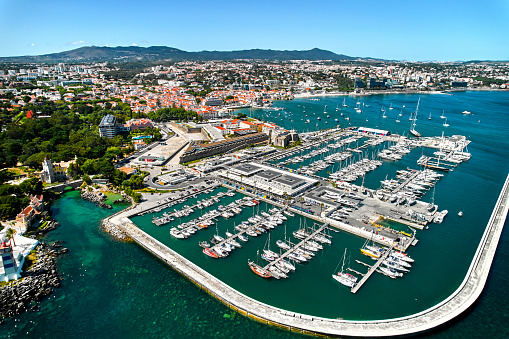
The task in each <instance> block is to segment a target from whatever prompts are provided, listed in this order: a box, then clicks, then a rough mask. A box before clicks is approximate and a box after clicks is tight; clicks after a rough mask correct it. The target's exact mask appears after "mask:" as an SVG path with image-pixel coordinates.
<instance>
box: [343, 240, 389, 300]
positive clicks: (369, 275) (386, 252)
mask: <svg viewBox="0 0 509 339" xmlns="http://www.w3.org/2000/svg"><path fill="white" fill-rule="evenodd" d="M392 249H393V246H391V248H389V249H388V250H386V251H385V252H384V253H383V254H382V255H381V256H380V258H379V259H378V260H377V261H376V263H375V264H374V265H373V266H371V267H370V268H369V269H368V272H366V274H365V275H364V276H363V277H362V279H361V281H359V282H358V283H357V284H355V286H354V287H352V289H351V290H350V291H351V292H352V293H354V294H355V293H357V291H358V290H359V289H360V288H361V287H362V285H364V283H365V282H366V281H368V279H369V277H371V275H372V274H373V272H375V271H376V269H377V268H378V266H380V265H381V264H382V263H383V261H384V260H385V259H387V257H388V256H389V253H391V251H392ZM368 266H369V265H368Z"/></svg>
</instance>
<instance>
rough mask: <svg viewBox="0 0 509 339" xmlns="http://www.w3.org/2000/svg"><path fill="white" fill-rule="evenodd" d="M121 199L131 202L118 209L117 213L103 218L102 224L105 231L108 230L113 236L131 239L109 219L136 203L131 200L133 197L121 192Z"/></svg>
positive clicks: (128, 209) (120, 238)
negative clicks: (129, 204) (125, 206)
mask: <svg viewBox="0 0 509 339" xmlns="http://www.w3.org/2000/svg"><path fill="white" fill-rule="evenodd" d="M122 197H123V200H124V201H125V202H129V203H131V206H129V207H127V208H125V209H123V210H121V211H118V212H117V213H115V214H113V215H111V216H109V217H108V218H106V219H103V221H102V226H103V228H104V230H105V231H106V232H108V233H109V234H110V235H111V236H112V237H113V238H116V239H118V240H120V241H132V239H131V237H129V236H128V235H127V234H126V233H125V232H124V231H123V230H122V229H121V228H120V227H119V226H118V225H116V224H114V223H112V222H111V219H112V218H113V217H115V216H117V215H119V214H121V213H125V212H128V211H130V210H132V209H133V208H135V207H136V203H135V202H134V201H133V198H131V197H130V196H128V195H126V194H124V193H122Z"/></svg>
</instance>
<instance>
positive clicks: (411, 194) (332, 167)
mask: <svg viewBox="0 0 509 339" xmlns="http://www.w3.org/2000/svg"><path fill="white" fill-rule="evenodd" d="M23 67H24V68H16V67H11V65H9V67H7V68H6V69H4V70H2V69H0V86H1V87H0V117H1V120H0V122H1V127H2V134H3V135H4V136H9V138H7V137H4V138H2V139H1V140H0V141H1V143H2V150H1V151H0V162H1V164H2V168H3V169H2V170H1V171H0V174H1V176H0V179H1V180H2V185H1V186H0V187H1V192H0V193H1V196H0V201H1V202H2V204H1V213H2V214H1V218H2V230H1V231H0V245H1V247H0V251H1V253H2V261H1V262H0V280H2V281H4V282H5V283H6V285H5V286H6V287H5V288H3V289H2V293H1V294H0V303H2V305H9V307H8V308H7V307H6V308H5V310H4V311H3V312H1V313H0V315H1V316H2V317H4V318H8V317H12V316H15V315H17V314H19V313H21V312H25V311H28V310H32V311H37V310H38V306H37V305H34V303H36V302H40V301H41V300H42V299H44V298H45V297H46V296H48V295H50V294H51V293H53V291H54V289H55V288H58V287H59V286H60V284H61V283H60V278H59V276H58V273H57V268H56V267H55V262H54V260H53V257H55V256H59V255H61V254H64V253H66V252H67V248H63V246H62V245H61V244H60V243H59V242H54V243H52V244H47V243H45V242H44V240H43V239H42V236H43V235H44V234H46V233H48V232H50V231H52V230H54V229H56V228H57V227H58V226H59V223H58V222H57V221H56V220H55V219H53V217H52V213H51V211H52V207H51V206H52V202H53V201H54V200H57V199H59V197H61V196H62V195H65V193H66V192H70V191H72V190H78V191H79V194H80V197H81V199H82V200H86V201H88V202H90V203H93V204H95V205H96V206H97V207H99V208H105V209H114V207H113V203H115V204H120V206H122V209H119V210H116V211H115V213H113V215H111V216H109V217H107V218H105V219H103V220H102V222H101V227H102V229H103V230H104V231H106V232H107V233H109V236H111V237H112V238H114V239H116V240H120V241H134V242H135V243H137V244H138V245H140V246H141V247H144V248H145V249H147V250H148V251H149V252H151V253H152V254H154V255H155V256H157V257H159V258H160V259H162V260H163V261H165V262H167V263H169V265H170V266H171V267H172V268H174V269H175V270H177V271H179V272H184V273H183V274H184V275H185V276H186V277H187V278H188V279H189V280H191V281H193V282H194V283H195V284H197V285H198V286H203V287H204V288H207V290H209V291H210V294H212V295H214V296H216V297H217V298H218V299H220V300H222V301H223V302H228V303H231V305H232V306H233V305H235V307H236V308H238V309H239V310H242V309H244V308H245V309H246V312H247V313H248V314H257V311H256V308H258V309H264V307H265V306H263V305H256V308H255V309H253V308H252V305H249V303H247V304H246V300H244V299H243V296H242V295H238V292H237V291H236V290H235V289H234V288H233V287H232V286H224V285H223V284H224V282H222V281H214V282H213V283H210V282H209V283H207V282H206V281H208V280H207V279H209V278H210V277H209V273H207V272H204V271H202V270H201V269H198V268H197V267H195V264H196V262H192V261H191V260H189V259H187V258H186V257H185V253H187V254H189V251H196V250H197V249H196V247H197V246H193V247H191V246H187V245H185V244H189V241H187V239H188V238H193V237H194V238H199V240H200V241H199V246H200V249H199V251H201V252H202V253H203V254H204V257H203V258H202V259H208V258H213V259H225V258H226V257H228V256H230V255H232V256H233V255H236V253H235V254H234V253H233V252H234V250H235V252H242V251H243V250H241V249H240V248H242V247H243V246H246V244H245V243H247V242H248V241H253V242H254V241H258V240H256V239H255V238H257V237H258V236H265V234H267V235H268V238H267V240H266V244H265V246H264V249H263V253H262V255H261V256H260V258H261V259H263V260H264V262H263V263H259V262H258V251H257V252H256V260H252V259H251V258H252V256H253V255H254V253H251V256H249V257H248V260H247V261H248V266H249V268H250V270H251V271H252V272H253V273H254V274H255V275H257V276H258V277H261V278H264V279H270V280H284V279H288V278H290V277H292V276H293V274H294V273H293V272H294V271H295V270H296V269H299V270H301V269H302V270H303V271H304V270H306V267H307V264H306V263H308V262H311V260H312V259H313V257H314V256H315V255H316V254H317V253H318V252H321V251H322V250H323V252H324V253H325V252H326V250H324V248H328V247H331V246H333V245H332V242H333V241H335V239H337V237H339V236H340V235H343V234H348V235H352V236H354V237H356V238H359V239H362V241H364V244H363V245H362V246H360V247H359V249H360V253H361V254H362V255H363V256H364V257H365V259H370V260H371V259H372V260H374V261H375V262H372V261H368V262H366V261H364V260H360V259H356V260H355V263H356V264H357V265H356V266H354V265H351V264H347V266H348V267H345V262H346V254H347V253H346V248H345V253H344V255H343V265H342V267H341V270H340V271H337V269H336V271H335V273H334V274H333V279H334V280H335V281H337V282H339V283H340V284H342V285H344V286H347V287H348V288H349V291H350V292H351V293H352V294H356V293H357V292H358V291H359V290H360V289H361V287H362V286H365V284H367V285H369V284H370V282H368V280H369V279H371V280H373V278H370V277H371V276H373V275H375V273H379V274H381V275H383V276H385V277H388V278H391V279H392V280H396V279H398V280H399V279H401V278H402V277H404V276H405V275H407V274H409V272H410V267H411V263H413V262H414V259H412V258H411V256H410V255H409V254H408V253H407V251H411V250H412V247H414V246H417V244H418V243H419V241H420V240H419V239H418V234H419V232H423V231H426V230H429V229H430V228H431V229H433V228H434V227H435V226H437V225H439V224H441V223H442V222H443V221H444V218H446V216H447V215H448V213H449V211H448V210H447V209H445V208H442V207H439V206H438V204H437V203H435V200H434V199H435V185H437V184H438V183H439V181H440V180H441V179H442V177H444V175H445V174H446V173H447V176H453V175H454V174H456V173H452V172H453V171H454V170H456V169H457V168H461V167H462V166H464V165H465V163H467V162H468V161H469V159H470V158H471V156H472V154H471V153H469V151H468V145H469V144H470V143H471V140H469V139H468V138H467V137H466V136H464V135H458V134H455V135H452V136H444V134H442V136H440V135H434V134H429V135H428V136H422V135H421V134H420V133H418V132H417V131H416V130H415V123H416V120H417V112H418V110H419V102H420V98H419V99H418V101H417V102H416V105H417V108H416V109H415V111H414V112H412V113H411V114H410V119H409V120H411V121H413V125H411V126H413V127H411V129H410V130H409V133H407V134H404V135H403V134H398V133H394V132H391V131H390V130H388V129H382V128H379V126H378V125H377V126H371V124H366V127H365V126H352V124H351V123H350V122H349V117H347V116H346V115H347V114H350V113H347V108H348V107H349V106H348V105H347V104H346V101H345V100H346V98H348V99H349V100H352V99H353V100H355V101H356V107H355V111H356V113H357V114H360V113H362V110H363V109H364V110H367V109H368V107H369V106H370V104H369V103H368V101H366V102H365V103H364V102H363V103H362V105H361V98H363V97H370V96H372V95H377V94H388V95H389V94H392V95H397V94H414V95H415V94H417V95H418V94H423V95H424V94H440V95H451V96H452V95H454V93H462V92H465V91H467V90H468V91H500V92H505V91H507V89H508V88H509V76H508V72H509V68H508V67H509V66H508V65H507V64H504V63H470V64H462V63H390V62H372V63H368V62H365V61H363V62H330V61H305V60H297V61H287V62H270V61H258V60H236V61H176V62H170V63H168V62H166V63H164V64H163V65H153V64H147V65H144V66H143V67H141V68H139V69H137V70H136V72H126V71H125V70H123V69H122V67H124V65H122V64H119V63H90V64H64V63H59V64H57V65H24V66H23ZM320 98H332V100H336V101H337V102H336V103H335V106H336V107H334V106H332V107H329V108H328V107H327V104H324V105H323V106H322V104H321V103H320V107H319V110H320V111H319V112H315V111H316V108H313V110H315V111H309V108H306V109H308V114H309V115H310V117H311V115H316V114H317V113H322V112H321V110H323V114H324V115H323V117H324V120H326V122H325V124H327V120H329V121H331V124H330V125H321V128H319V127H318V126H319V125H318V123H316V128H313V126H311V124H309V126H311V128H308V129H307V131H303V130H302V128H300V129H297V128H288V127H286V128H285V127H284V126H289V125H294V126H296V125H297V118H295V117H294V114H301V116H299V118H300V120H301V123H302V124H308V123H310V119H307V118H308V115H307V114H306V111H305V110H304V107H300V104H298V106H299V110H302V112H300V113H295V110H294V113H292V112H290V111H289V110H288V109H285V107H281V106H284V105H283V104H282V103H285V102H290V101H298V100H306V101H305V103H306V104H308V103H314V104H316V102H317V101H319V100H321V99H320ZM334 98H335V99H334ZM299 102H301V101H299ZM341 102H342V104H341ZM303 105H304V104H303ZM308 105H310V104H308ZM340 105H341V107H340ZM387 106H388V107H387V108H386V109H387V110H389V111H390V110H393V102H392V101H391V102H390V106H389V103H388V104H387ZM400 106H402V107H400V108H399V112H400V113H399V116H398V117H396V119H398V120H396V122H400V121H399V117H401V116H402V115H403V108H404V107H405V106H404V105H401V104H400ZM361 107H362V109H361ZM394 108H395V107H394ZM246 109H249V115H248V114H246V112H247V111H246ZM327 109H329V111H327ZM348 109H350V110H353V107H351V108H348ZM377 110H378V108H377ZM381 112H383V116H382V119H385V118H386V117H387V116H386V111H385V110H384V106H383V105H382V108H381ZM271 114H272V115H271ZM329 114H331V115H334V114H335V115H334V116H333V118H334V119H330V118H331V117H330V115H329ZM443 114H444V113H442V115H443ZM461 114H462V115H463V116H471V115H472V113H471V112H469V111H466V110H465V111H463V112H462V113H461ZM461 114H460V115H461ZM320 116H321V114H318V115H317V116H316V121H320V120H321V117H320ZM412 116H413V118H412ZM325 117H326V118H325ZM313 118H315V117H313ZM327 118H329V119H327ZM370 118H371V117H370ZM443 118H445V117H441V118H440V125H441V126H444V127H445V126H446V125H447V120H445V122H444V123H443V124H442V119H443ZM293 119H295V121H294V120H293ZM340 119H341V120H340ZM428 119H429V120H431V113H430V115H429V118H428ZM284 120H287V122H288V121H290V122H291V124H287V123H284ZM276 121H277V122H276ZM279 121H283V123H280V122H279ZM358 121H359V120H358ZM382 121H383V120H382ZM365 122H368V119H367V118H366V119H365ZM362 123H363V125H364V118H363V119H362ZM479 123H480V120H479ZM303 126H307V125H303ZM447 126H449V125H447ZM414 150H415V151H414ZM409 153H412V154H413V156H415V154H416V153H420V154H421V157H420V158H418V159H413V158H412V160H411V162H410V161H407V158H408V157H409V156H408V154H409ZM402 159H403V160H402ZM400 160H402V161H405V165H404V166H403V165H398V166H399V167H398V170H397V171H394V172H395V173H394V176H393V177H391V178H389V177H388V175H389V174H387V175H385V179H383V177H377V179H376V180H372V181H375V182H376V184H375V185H374V184H373V182H371V183H370V184H368V183H367V182H365V179H366V177H368V178H369V177H370V176H371V175H370V174H369V173H371V172H376V173H378V172H380V171H378V170H377V169H378V168H380V167H382V168H384V169H385V168H387V167H388V166H394V165H393V164H395V163H396V164H397V163H399V161H400ZM506 186H507V185H506ZM504 192H505V191H503V194H506V193H504ZM503 194H501V196H502V195H503ZM111 197H113V198H111ZM107 199H113V200H114V202H113V203H112V202H111V201H109V202H107ZM221 203H222V204H224V205H221ZM216 204H217V205H216ZM260 206H263V208H262V209H263V211H260ZM198 211H199V213H200V216H197V213H198ZM494 213H495V212H494ZM454 214H456V215H457V216H458V217H462V215H463V211H462V210H460V211H455V212H454ZM241 216H242V217H241ZM230 218H232V219H230ZM449 218H450V217H449ZM243 219H247V220H243ZM147 220H148V221H147ZM232 220H234V221H233V222H232ZM504 220H505V218H504ZM500 222H501V219H500V220H499V221H498V223H495V222H494V223H492V224H490V227H489V228H488V230H490V232H491V230H492V229H493V232H496V231H497V230H498V229H499V228H500V225H501V224H500ZM139 223H142V224H143V225H144V226H143V227H139ZM308 223H309V225H308ZM218 224H221V226H220V227H218ZM147 225H148V226H147ZM214 225H215V226H214ZM279 225H284V238H279V239H275V240H273V242H272V245H273V246H274V245H275V244H276V246H277V247H278V248H279V249H278V251H279V253H278V252H277V251H274V250H270V249H269V248H270V245H271V242H270V234H275V235H274V236H276V234H278V233H277V232H276V231H273V229H275V228H279V229H282V228H283V226H279ZM502 225H503V223H502ZM278 226H279V227H278ZM297 226H298V227H297ZM214 227H215V234H212V233H214V232H213V230H212V229H213V228H214ZM225 227H228V228H225ZM207 228H208V230H207ZM219 228H221V231H219ZM287 228H288V233H289V234H291V235H293V238H290V236H288V237H287V234H286V233H287ZM161 229H163V230H167V232H166V233H165V235H164V236H161V235H160V234H159V232H160V230H161ZM230 231H233V233H231V232H230ZM207 232H208V233H207ZM220 232H221V234H223V233H224V236H223V235H219V233H220ZM486 232H488V231H486ZM195 233H197V235H195ZM279 233H281V231H279ZM202 234H203V236H202ZM338 234H339V235H338ZM279 236H281V234H279ZM175 240H177V241H179V243H178V244H182V245H181V246H182V248H180V251H181V252H179V251H176V250H175V249H174V248H171V246H170V245H169V242H171V241H175ZM276 240H277V241H276ZM193 245H196V243H195V244H193ZM479 250H480V251H481V250H486V251H488V250H490V244H485V243H481V244H480V245H479ZM186 251H187V252H186ZM183 253H184V254H183ZM244 253H245V252H244ZM244 255H245V254H244ZM221 261H225V260H220V261H219V262H221ZM366 267H367V269H366ZM48 272H50V273H48ZM347 272H349V273H347ZM255 278H256V277H255ZM468 278H469V277H468V276H467V278H466V279H468ZM375 279H376V278H375ZM288 280H290V279H288ZM16 281H20V282H21V283H19V284H16V283H15V282H16ZM8 282H10V283H8ZM13 282H14V283H13ZM224 290H227V291H229V292H228V293H230V294H229V295H220V294H221V293H220V292H218V291H224ZM13 291H14V292H13ZM13 293H14V294H23V293H24V294H23V296H24V297H23V298H21V299H18V300H16V302H13V300H12V295H13ZM232 295H233V296H235V298H237V300H236V302H233V301H232V299H231V298H232ZM462 298H463V299H461V300H462V302H463V301H464V300H467V301H466V302H465V303H464V304H463V303H461V305H462V306H461V307H463V305H467V304H469V303H471V302H473V301H475V298H473V297H472V296H471V295H468V296H467V297H462ZM248 306H249V307H248ZM250 307H251V308H250ZM465 307H468V305H467V306H465ZM266 311H267V312H269V311H270V312H272V311H274V312H276V313H277V312H282V311H281V310H280V309H278V308H275V309H272V310H266ZM432 311H433V312H434V311H435V310H434V309H433V310H431V309H430V312H432ZM241 313H242V312H241ZM282 314H283V315H286V314H285V313H284V312H283V313H282ZM283 315H281V318H280V321H279V322H276V320H275V319H273V318H267V317H266V316H265V315H257V316H255V317H252V318H254V319H257V320H260V319H262V322H266V321H271V322H275V323H277V324H278V325H276V326H283V327H285V326H287V325H288V324H290V325H288V326H290V327H293V326H296V325H295V324H294V323H293V322H292V320H288V319H286V317H285V316H283ZM248 316H249V315H248ZM299 316H300V315H299ZM250 317H251V316H250ZM334 326H336V324H335V323H334V322H332V323H330V324H329V323H327V325H324V327H323V328H320V329H319V330H313V329H312V328H311V327H309V326H308V325H307V324H305V325H302V326H301V327H299V326H297V327H296V328H299V331H300V332H301V333H304V332H303V331H308V332H309V333H313V334H333V335H339V334H342V333H343V332H341V331H339V332H337V331H336V330H335V329H334ZM351 326H353V327H354V328H356V326H357V323H352V324H351ZM405 326H406V325H405ZM408 326H414V325H408ZM430 326H431V325H430ZM371 330H373V329H371ZM398 331H399V332H397V333H398V334H406V333H411V332H412V331H413V330H407V329H406V328H402V329H398ZM359 333H360V332H359ZM370 333H371V332H370ZM373 333H374V332H373Z"/></svg>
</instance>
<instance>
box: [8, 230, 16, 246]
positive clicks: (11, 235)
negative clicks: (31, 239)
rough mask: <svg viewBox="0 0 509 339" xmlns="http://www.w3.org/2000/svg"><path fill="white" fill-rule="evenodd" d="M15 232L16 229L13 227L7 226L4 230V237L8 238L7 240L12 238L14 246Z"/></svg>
mask: <svg viewBox="0 0 509 339" xmlns="http://www.w3.org/2000/svg"><path fill="white" fill-rule="evenodd" d="M16 233H17V231H16V230H15V229H14V228H8V229H7V231H6V232H5V237H6V238H7V239H9V241H10V240H12V242H13V243H14V246H16V242H15V241H14V235H15V234H16Z"/></svg>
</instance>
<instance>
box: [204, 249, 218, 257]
mask: <svg viewBox="0 0 509 339" xmlns="http://www.w3.org/2000/svg"><path fill="white" fill-rule="evenodd" d="M203 253H205V254H206V255H207V256H209V257H211V258H215V259H217V258H219V256H218V255H217V253H216V252H214V250H212V249H210V248H204V249H203Z"/></svg>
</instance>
